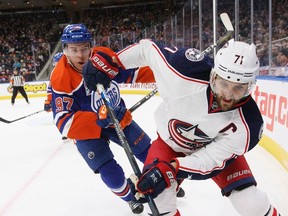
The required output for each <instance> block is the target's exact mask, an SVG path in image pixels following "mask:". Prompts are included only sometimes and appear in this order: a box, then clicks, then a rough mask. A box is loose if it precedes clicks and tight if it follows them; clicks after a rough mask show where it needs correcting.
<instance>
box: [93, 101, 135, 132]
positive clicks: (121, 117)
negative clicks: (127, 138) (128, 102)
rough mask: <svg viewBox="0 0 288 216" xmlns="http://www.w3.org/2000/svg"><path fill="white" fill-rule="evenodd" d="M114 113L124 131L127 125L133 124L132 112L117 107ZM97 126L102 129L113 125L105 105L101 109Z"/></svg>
mask: <svg viewBox="0 0 288 216" xmlns="http://www.w3.org/2000/svg"><path fill="white" fill-rule="evenodd" d="M114 113H115V117H116V118H117V119H118V121H119V123H120V126H121V128H122V129H124V128H125V127H126V126H127V125H130V124H131V122H132V115H131V112H130V111H129V110H127V109H126V108H125V107H120V106H118V107H115V108H114ZM97 124H98V125H99V126H100V127H102V128H107V127H110V126H112V125H113V122H112V120H111V118H110V117H109V115H108V109H107V107H106V106H105V105H102V106H101V107H100V108H99V111H98V119H97Z"/></svg>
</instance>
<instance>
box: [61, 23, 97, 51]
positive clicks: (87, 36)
mask: <svg viewBox="0 0 288 216" xmlns="http://www.w3.org/2000/svg"><path fill="white" fill-rule="evenodd" d="M61 41H62V46H63V47H64V45H65V44H74V43H85V42H92V35H91V33H90V32H89V30H88V29H87V27H86V26H85V25H83V24H70V25H67V26H66V27H65V28H64V30H63V34H62V36H61Z"/></svg>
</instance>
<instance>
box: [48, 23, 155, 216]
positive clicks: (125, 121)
mask: <svg viewBox="0 0 288 216" xmlns="http://www.w3.org/2000/svg"><path fill="white" fill-rule="evenodd" d="M61 40H62V48H63V53H64V55H63V56H62V57H61V59H60V61H59V62H58V63H57V65H56V66H55V68H54V69H53V71H52V74H51V76H50V82H51V92H52V102H51V105H52V112H53V119H54V122H55V125H56V127H57V128H58V129H59V131H60V133H62V135H63V136H66V137H68V138H71V139H74V140H75V143H76V146H77V149H78V151H79V152H80V155H81V156H82V157H83V159H84V160H85V161H86V163H87V164H88V166H89V167H90V169H92V171H93V173H95V174H100V177H101V179H102V181H103V182H104V184H105V185H106V186H107V187H108V188H109V189H110V190H111V191H112V192H113V193H114V194H115V195H116V196H118V197H119V198H121V199H122V200H124V201H125V202H127V203H128V205H129V207H130V208H131V211H132V212H133V213H135V214H140V213H141V212H143V209H144V206H143V204H141V203H138V202H137V201H135V200H133V198H134V194H132V191H131V190H130V185H129V183H128V180H127V178H126V177H125V173H124V170H123V168H122V167H121V165H120V164H119V163H118V162H117V161H116V160H115V158H114V155H113V152H112V150H111V149H110V145H109V143H110V142H111V141H112V142H114V143H116V144H118V145H120V146H121V143H120V141H119V139H118V136H117V134H116V131H115V129H114V128H113V126H112V122H111V119H110V118H109V116H108V115H107V109H106V108H105V106H104V105H103V104H104V103H103V100H102V99H101V96H100V95H99V94H98V93H97V92H95V91H90V90H89V89H88V88H87V86H85V85H84V80H83V76H82V71H83V70H86V71H89V68H90V67H91V64H90V65H85V68H83V67H84V64H85V63H86V62H87V61H88V59H89V57H91V56H92V55H93V56H94V55H96V56H98V58H99V59H101V62H103V63H104V64H105V65H104V66H105V67H107V69H108V70H109V71H110V72H112V71H113V70H114V68H115V64H114V63H113V60H112V59H113V58H115V56H116V54H115V53H114V52H113V51H112V50H110V49H108V48H105V47H93V48H92V36H91V34H90V32H89V30H88V29H87V27H86V26H85V25H83V24H71V25H68V26H66V27H65V28H64V30H63V34H62V38H61ZM104 52H105V53H109V54H108V55H102V54H103V53H104ZM95 61H96V60H95ZM94 63H96V62H94ZM93 67H94V66H93ZM97 79H99V80H101V81H102V82H103V83H105V87H106V89H107V93H108V95H109V96H110V99H111V101H113V106H114V110H115V114H116V117H117V119H118V120H119V122H120V124H121V126H122V128H123V130H124V133H125V135H126V138H127V140H128V143H129V145H130V147H131V149H132V152H133V154H134V155H135V157H136V158H137V159H138V160H139V161H141V162H142V163H143V162H144V161H145V159H146V156H147V153H148V150H149V148H150V141H151V139H150V138H149V136H148V135H147V134H146V133H145V132H144V131H143V130H142V129H141V127H140V126H139V125H138V124H137V123H136V122H135V121H134V120H133V119H132V115H131V113H130V112H129V110H127V108H126V107H125V102H124V100H123V99H122V98H121V96H120V91H119V88H118V86H117V83H115V82H112V83H111V85H110V80H109V84H108V83H107V82H106V81H105V79H106V77H105V76H102V77H101V75H100V76H99V77H97ZM106 80H107V79H106ZM99 196H101V195H99ZM95 203H96V201H95Z"/></svg>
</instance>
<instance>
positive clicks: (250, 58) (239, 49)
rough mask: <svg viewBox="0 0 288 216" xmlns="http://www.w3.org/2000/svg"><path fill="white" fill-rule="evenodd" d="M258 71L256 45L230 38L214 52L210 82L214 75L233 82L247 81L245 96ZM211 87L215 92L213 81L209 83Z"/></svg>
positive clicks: (252, 84) (254, 81) (251, 86)
mask: <svg viewBox="0 0 288 216" xmlns="http://www.w3.org/2000/svg"><path fill="white" fill-rule="evenodd" d="M258 71H259V59H258V57H257V55H256V46H255V45H254V44H253V43H252V44H251V45H249V44H247V43H245V42H240V41H234V39H231V40H229V41H228V43H227V44H225V45H224V46H223V47H222V48H221V49H220V50H219V51H218V52H217V54H216V57H215V60H214V67H213V68H212V71H211V76H210V83H211V82H213V80H214V79H215V77H216V75H218V76H220V77H221V78H222V79H225V80H227V81H231V82H234V83H247V84H248V89H247V92H246V94H245V95H244V97H245V96H248V95H249V94H250V93H251V90H252V88H253V87H254V84H255V83H256V75H257V74H258ZM211 88H212V91H213V92H215V89H213V83H211Z"/></svg>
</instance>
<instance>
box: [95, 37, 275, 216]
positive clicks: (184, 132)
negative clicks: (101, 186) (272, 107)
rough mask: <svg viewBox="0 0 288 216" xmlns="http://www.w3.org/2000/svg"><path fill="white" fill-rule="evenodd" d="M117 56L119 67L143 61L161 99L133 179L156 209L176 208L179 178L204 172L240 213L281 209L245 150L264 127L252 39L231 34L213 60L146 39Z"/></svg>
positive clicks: (256, 215) (254, 215)
mask: <svg viewBox="0 0 288 216" xmlns="http://www.w3.org/2000/svg"><path fill="white" fill-rule="evenodd" d="M118 58H119V59H118V61H119V64H120V65H121V66H122V67H123V68H125V69H129V68H135V67H141V66H149V67H150V68H151V69H152V71H153V73H154V76H155V79H156V84H157V87H158V91H159V93H160V96H161V97H162V98H163V102H162V103H161V104H160V106H159V107H158V109H157V110H156V112H155V121H156V126H157V132H158V135H159V136H158V138H157V139H156V140H155V141H154V142H153V143H152V146H151V148H150V150H149V153H148V157H147V159H146V161H145V167H144V169H143V173H142V175H141V178H140V179H139V181H138V183H137V190H138V191H139V192H140V193H142V194H146V193H150V194H152V196H153V197H155V202H156V205H157V207H158V209H159V212H160V213H161V215H165V216H179V215H180V209H177V205H176V188H177V187H178V185H177V180H179V179H180V180H181V179H190V180H203V179H209V178H211V179H212V180H213V181H214V182H215V183H216V184H217V185H218V186H219V188H220V189H221V192H222V194H223V196H226V197H228V198H229V199H230V201H231V203H232V205H233V206H234V208H235V209H236V210H237V212H238V213H239V214H240V215H245V216H277V215H280V214H279V213H278V212H277V210H276V208H274V207H273V206H272V205H271V203H270V201H269V199H268V197H267V195H266V194H265V193H264V192H262V191H261V190H259V189H258V188H257V187H256V180H255V178H254V176H253V174H252V171H251V169H250V168H249V165H248V163H247V161H246V159H245V157H244V154H245V153H246V152H248V151H250V150H251V149H253V148H254V147H255V146H256V145H257V143H258V142H259V140H260V139H261V135H262V127H263V119H262V116H261V114H260V112H259V109H258V107H257V105H256V103H255V101H254V100H253V98H252V97H251V95H250V93H251V90H252V89H253V86H254V85H255V82H256V79H255V76H256V74H257V72H258V69H259V60H258V58H257V56H256V48H255V45H254V44H251V45H249V44H246V43H244V42H238V41H234V40H233V39H232V40H230V41H229V42H228V43H227V44H226V45H225V46H224V47H222V48H221V49H220V50H219V51H218V52H217V55H216V57H215V61H214V62H213V60H212V59H211V58H209V57H208V56H204V55H203V54H202V53H201V52H200V51H198V50H196V49H193V48H181V49H177V48H175V47H173V48H171V47H166V46H165V45H163V44H161V43H157V42H153V41H151V40H148V39H144V40H141V41H140V42H139V43H136V44H134V45H131V46H129V47H127V48H125V49H124V50H122V51H120V52H119V53H118ZM95 73H96V74H97V73H101V71H97V72H95ZM96 74H95V75H96Z"/></svg>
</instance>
